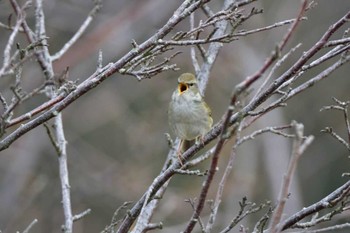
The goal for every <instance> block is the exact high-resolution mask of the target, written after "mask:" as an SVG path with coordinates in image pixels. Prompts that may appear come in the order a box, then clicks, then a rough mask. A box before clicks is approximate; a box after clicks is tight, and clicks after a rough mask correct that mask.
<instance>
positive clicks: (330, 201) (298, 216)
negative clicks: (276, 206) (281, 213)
mask: <svg viewBox="0 0 350 233" xmlns="http://www.w3.org/2000/svg"><path fill="white" fill-rule="evenodd" d="M349 195H350V180H349V181H347V182H346V183H345V184H343V185H342V186H340V187H339V188H337V189H336V190H335V191H333V192H332V193H330V194H329V195H328V196H326V197H325V198H323V199H322V200H320V201H319V202H316V203H314V204H312V205H310V206H308V207H305V208H303V209H302V210H301V211H299V212H297V213H295V214H293V215H292V216H291V217H289V218H287V219H286V220H285V221H283V222H282V223H280V225H279V228H280V229H281V230H282V231H283V230H286V229H288V228H290V227H292V226H293V225H294V224H296V223H297V222H299V221H300V220H302V219H303V218H305V217H307V216H310V215H313V214H314V213H317V212H319V211H320V210H323V209H326V208H331V207H333V206H335V205H336V204H338V203H339V202H341V201H342V200H343V199H344V198H345V197H346V196H349Z"/></svg>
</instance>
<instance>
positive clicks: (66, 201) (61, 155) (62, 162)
mask: <svg viewBox="0 0 350 233" xmlns="http://www.w3.org/2000/svg"><path fill="white" fill-rule="evenodd" d="M54 129H55V132H56V139H57V142H56V143H57V146H58V148H59V151H57V153H58V163H59V172H60V180H61V189H62V205H63V213H64V226H63V232H65V233H71V232H73V214H72V205H71V200H70V185H69V176H68V165H67V150H66V144H67V142H66V139H65V136H64V130H63V123H62V114H61V113H59V114H58V115H57V116H56V117H55V119H54Z"/></svg>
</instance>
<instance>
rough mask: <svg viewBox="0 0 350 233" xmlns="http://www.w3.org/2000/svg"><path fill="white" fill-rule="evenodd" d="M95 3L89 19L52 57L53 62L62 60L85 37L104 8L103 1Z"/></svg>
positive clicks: (99, 0) (98, 0)
mask: <svg viewBox="0 0 350 233" xmlns="http://www.w3.org/2000/svg"><path fill="white" fill-rule="evenodd" d="M94 2H95V6H94V8H92V10H91V11H90V13H89V14H88V16H87V18H86V19H85V20H84V22H83V23H82V24H81V26H80V28H79V29H78V30H77V31H76V32H75V34H74V35H73V36H72V38H71V39H70V40H69V41H67V42H66V43H65V44H64V46H63V47H62V48H61V50H60V51H58V52H57V53H55V54H54V55H52V56H51V61H56V60H58V59H60V58H61V57H62V56H63V55H64V54H65V53H66V52H67V51H68V50H69V49H70V48H71V47H72V45H73V44H75V43H76V42H77V40H78V39H79V38H80V37H81V36H82V35H83V33H84V32H85V31H86V29H87V28H88V27H89V25H90V24H91V22H92V20H93V19H94V17H95V15H96V14H97V12H98V11H99V10H100V9H101V7H102V0H97V1H94Z"/></svg>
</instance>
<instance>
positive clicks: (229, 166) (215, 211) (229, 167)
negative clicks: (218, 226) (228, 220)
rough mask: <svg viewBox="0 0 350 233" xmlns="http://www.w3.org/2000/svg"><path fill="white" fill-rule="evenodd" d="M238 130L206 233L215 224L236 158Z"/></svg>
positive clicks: (210, 230)
mask: <svg viewBox="0 0 350 233" xmlns="http://www.w3.org/2000/svg"><path fill="white" fill-rule="evenodd" d="M240 130H241V126H240V127H239V128H238V130H237V135H236V138H235V143H234V146H233V147H232V150H231V155H230V158H229V161H228V164H227V166H226V169H225V172H224V174H223V176H222V178H221V180H220V183H219V187H218V191H217V192H216V196H215V202H214V207H213V210H212V211H211V213H210V216H209V220H208V223H207V225H206V228H205V232H207V233H209V232H212V229H213V226H214V222H215V219H216V217H217V214H218V210H219V206H220V204H221V199H222V194H223V192H224V187H225V184H226V181H227V179H228V177H229V175H230V174H231V171H232V168H233V163H234V161H235V158H236V149H237V146H238V144H237V139H238V137H239V134H240Z"/></svg>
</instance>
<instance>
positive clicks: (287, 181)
mask: <svg viewBox="0 0 350 233" xmlns="http://www.w3.org/2000/svg"><path fill="white" fill-rule="evenodd" d="M292 126H293V128H294V130H295V136H296V137H295V139H294V142H293V150H292V156H291V159H290V162H289V165H288V169H287V173H286V174H285V175H284V176H283V183H282V186H281V190H280V194H279V197H278V203H277V206H276V209H275V211H274V214H273V216H272V219H271V222H270V227H269V229H270V230H269V231H271V232H273V233H279V232H281V231H282V230H281V228H280V227H279V226H278V223H280V221H281V218H282V214H283V210H284V206H285V204H286V202H287V199H288V196H289V190H290V185H291V182H292V178H293V175H294V173H295V169H296V165H297V163H298V160H299V158H300V156H301V155H302V154H303V153H304V151H305V150H306V148H307V147H308V146H309V145H310V144H311V142H312V141H313V139H314V137H313V136H308V137H306V138H305V139H304V125H302V124H300V123H297V122H292Z"/></svg>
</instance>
